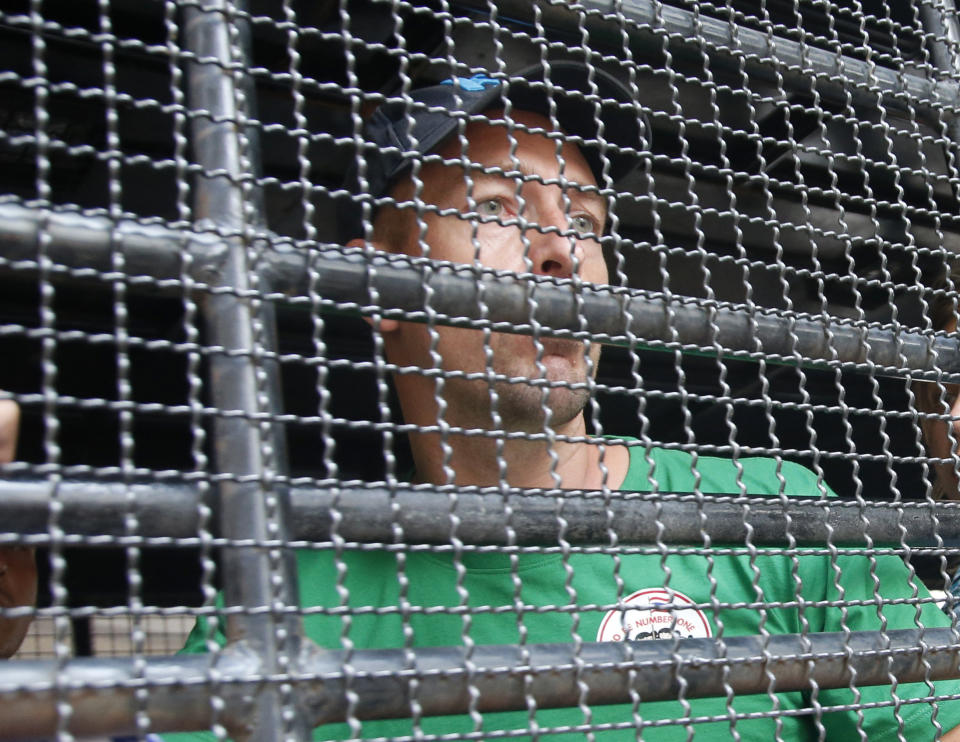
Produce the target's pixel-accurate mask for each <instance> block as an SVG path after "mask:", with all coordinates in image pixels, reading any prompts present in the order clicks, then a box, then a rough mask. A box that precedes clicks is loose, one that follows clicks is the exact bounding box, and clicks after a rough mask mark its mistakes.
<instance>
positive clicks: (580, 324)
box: [0, 205, 960, 381]
mask: <svg viewBox="0 0 960 742" xmlns="http://www.w3.org/2000/svg"><path fill="white" fill-rule="evenodd" d="M12 208H16V209H20V207H9V205H7V206H3V207H0V256H3V257H5V258H7V257H9V256H10V255H13V256H21V257H22V259H28V258H27V257H26V256H27V255H28V254H29V255H34V256H35V244H36V242H35V238H36V233H37V230H38V229H40V221H39V218H38V216H37V214H36V213H34V214H33V215H32V216H31V214H29V213H27V212H26V210H22V209H20V210H19V211H18V212H16V213H17V214H18V215H19V220H18V221H17V222H16V224H17V225H18V226H17V228H16V230H15V231H14V232H11V231H9V230H8V227H7V223H6V221H7V220H6V219H5V214H6V210H8V209H12ZM44 218H45V219H46V217H44ZM31 219H32V220H33V221H31ZM31 225H32V226H31ZM139 226H141V225H132V226H129V227H128V226H127V225H124V224H121V225H118V226H117V227H116V229H114V230H113V231H111V230H110V225H109V223H108V222H101V221H93V222H89V223H86V224H84V226H83V228H82V229H81V224H80V222H77V221H76V220H75V218H73V217H71V216H70V215H62V214H61V215H50V216H49V223H48V224H46V225H45V226H44V228H45V229H49V230H52V233H51V237H52V238H53V239H51V245H52V246H51V247H50V248H49V249H48V254H49V255H50V256H51V258H53V259H55V260H59V259H60V257H61V255H62V257H63V258H64V259H65V260H69V261H70V262H69V264H70V265H79V264H80V258H78V257H77V256H76V255H75V254H74V253H73V252H72V248H71V246H72V245H73V244H74V242H75V240H76V239H80V240H81V243H80V244H81V245H82V246H83V248H84V251H86V253H87V254H85V255H84V256H82V257H83V259H84V260H86V259H89V260H91V261H92V262H91V263H90V265H93V266H98V265H100V263H98V262H96V261H97V260H107V259H109V246H110V245H111V244H113V243H111V242H109V240H110V239H116V238H117V234H126V232H125V230H126V229H129V230H130V234H131V239H132V240H133V243H132V245H133V248H135V249H134V252H135V254H136V255H138V256H140V257H141V258H142V259H143V260H144V261H146V263H147V264H144V265H142V267H144V268H149V267H150V266H149V260H152V257H150V256H152V255H154V254H156V255H159V256H161V258H162V261H161V262H162V265H161V266H160V267H158V268H157V269H156V270H153V271H152V273H151V274H150V275H155V276H158V277H159V276H167V277H170V276H168V273H172V274H175V276H180V270H181V265H180V263H179V258H177V259H176V261H174V262H170V260H171V259H170V256H169V255H167V253H166V251H170V250H171V249H172V248H173V246H176V247H177V248H178V249H179V248H180V247H181V246H182V245H183V244H184V243H183V240H184V238H185V237H186V236H190V237H191V238H192V235H184V234H180V236H179V237H178V236H177V234H178V233H176V232H171V231H169V230H167V231H163V230H159V229H158V231H157V233H156V235H154V234H153V233H152V232H149V233H147V232H144V233H140V232H137V231H136V227H139ZM31 229H32V230H33V232H31V231H30V230H31ZM83 229H86V230H87V231H85V232H84V231H83ZM118 230H119V232H118ZM27 238H30V239H31V240H33V241H29V240H28V244H26V245H24V244H23V240H24V239H27ZM124 239H126V238H124ZM53 245H55V247H53ZM14 248H15V249H14ZM101 249H102V250H104V251H105V252H103V253H102V254H100V253H99V250H101ZM124 249H126V247H125V248H124ZM8 250H9V252H8ZM201 253H202V256H203V260H202V261H200V263H199V265H200V266H201V267H202V270H203V271H207V272H209V271H215V270H217V268H216V261H217V260H218V258H217V256H218V255H219V254H220V247H218V245H217V243H216V242H215V241H212V239H211V238H208V244H205V245H204V246H203V248H202V249H201ZM177 254H178V255H179V251H178V253H177ZM129 257H130V259H129V260H128V261H127V264H128V266H129V268H130V271H131V272H132V271H133V270H134V267H135V266H137V265H141V264H138V263H137V262H136V261H134V260H133V257H132V256H129ZM265 260H266V262H267V263H268V265H266V266H265V275H267V277H268V278H269V281H268V282H269V283H270V285H272V286H273V287H274V288H275V290H276V291H277V292H280V293H298V292H299V293H302V292H304V291H305V290H306V276H307V275H308V272H307V266H306V260H307V258H306V257H305V256H304V254H303V252H302V251H298V250H295V249H293V248H292V247H290V246H281V247H278V248H277V249H275V250H273V251H271V253H270V255H269V257H268V258H266V259H265ZM310 260H311V269H312V271H313V272H314V275H316V276H318V277H319V279H318V280H317V281H316V283H315V285H314V286H313V289H314V290H315V291H316V292H317V294H319V295H320V296H321V297H323V299H324V300H325V301H326V302H328V304H329V303H333V304H339V305H341V306H344V307H347V308H352V310H353V311H358V310H360V309H361V308H364V307H370V306H371V302H370V296H371V291H372V290H375V291H376V294H377V295H378V297H379V303H378V305H377V308H378V310H380V311H384V312H385V313H387V314H389V313H390V312H393V315H392V316H395V317H402V318H405V319H410V320H413V321H425V319H426V316H427V315H426V314H425V312H424V309H425V307H426V306H427V297H428V296H429V297H430V300H429V301H430V304H429V306H430V308H431V309H432V314H433V316H435V317H436V321H437V322H438V323H440V324H453V325H459V326H479V325H481V324H486V325H488V326H493V327H495V329H497V330H499V331H502V332H518V333H523V334H529V333H530V332H531V330H530V327H531V319H532V320H534V321H535V322H536V323H538V324H539V325H540V327H541V330H542V334H544V335H566V336H569V334H570V333H571V332H580V333H588V334H589V335H591V336H592V337H594V338H595V339H596V340H597V341H598V342H607V343H611V344H617V345H628V346H629V345H643V344H646V345H650V346H654V347H656V346H657V345H658V344H659V345H661V346H662V344H665V343H679V344H682V345H685V346H689V349H690V350H698V351H701V352H705V353H711V352H716V350H717V349H722V350H723V352H724V353H727V354H734V355H737V356H738V357H742V358H747V357H751V358H760V357H763V358H765V359H766V360H767V361H768V362H781V363H789V364H797V365H801V366H805V367H822V366H825V365H834V364H837V363H842V364H870V365H871V367H875V368H873V370H874V372H875V373H878V374H880V375H888V376H904V375H914V376H916V375H920V376H923V375H927V376H935V375H936V374H937V373H938V369H939V370H940V371H943V372H944V373H945V374H946V375H947V376H946V377H944V380H948V381H960V339H958V338H956V337H943V336H940V337H930V336H926V335H923V334H922V333H917V332H894V331H893V330H890V329H881V328H879V327H870V328H867V327H864V326H857V325H853V324H851V323H849V322H843V321H841V320H836V321H830V322H829V323H827V322H825V321H824V320H823V319H821V318H814V317H796V316H790V315H788V314H784V313H783V312H779V311H778V312H773V311H770V312H767V313H761V312H760V311H758V312H755V313H750V312H748V311H747V310H746V309H744V308H742V307H738V306H733V305H723V304H718V305H709V304H707V303H705V302H703V301H702V300H697V301H693V300H684V299H682V298H672V299H669V300H668V299H665V298H664V297H663V296H662V295H660V294H656V293H651V292H645V291H637V290H625V289H615V288H610V287H604V286H593V285H586V286H580V285H577V284H574V283H572V282H566V283H564V282H556V281H553V280H551V279H540V278H528V279H521V278H515V277H511V276H496V275H493V274H492V273H491V272H478V271H476V270H475V269H473V268H471V267H468V266H458V267H456V268H453V267H450V266H446V267H443V266H438V265H437V264H435V263H431V262H425V261H419V262H416V263H411V262H410V261H407V260H405V259H388V258H386V257H382V258H381V257H377V258H376V259H375V260H373V261H371V260H369V259H368V258H367V257H366V256H364V255H362V254H344V253H343V252H342V251H340V250H333V249H330V250H322V251H318V252H315V253H313V255H312V256H311V258H310ZM163 261H166V262H163ZM104 269H106V267H104ZM265 280H266V279H265ZM531 304H535V306H536V310H535V311H534V312H533V313H532V315H533V316H532V317H531V311H530V307H531Z"/></svg>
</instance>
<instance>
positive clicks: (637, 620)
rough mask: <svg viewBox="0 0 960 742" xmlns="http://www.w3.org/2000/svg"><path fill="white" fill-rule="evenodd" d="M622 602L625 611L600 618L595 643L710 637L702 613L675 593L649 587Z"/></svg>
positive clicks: (691, 602) (685, 598)
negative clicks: (601, 619)
mask: <svg viewBox="0 0 960 742" xmlns="http://www.w3.org/2000/svg"><path fill="white" fill-rule="evenodd" d="M623 602H624V605H625V606H626V607H625V608H615V609H614V610H612V611H607V614H606V615H605V616H604V617H603V621H601V622H600V629H599V631H597V641H598V642H622V641H640V640H642V639H693V638H700V639H706V638H709V637H711V636H713V631H712V630H711V629H710V622H709V621H707V617H706V615H705V614H704V612H703V611H701V610H699V609H698V608H696V607H695V606H696V604H695V603H694V602H693V601H692V600H690V598H688V597H687V596H686V595H684V594H683V593H678V592H677V591H676V590H665V589H664V588H662V587H650V588H647V589H646V590H638V591H637V592H635V593H634V594H633V595H631V596H630V597H628V598H627V599H626V600H624V601H623ZM688 606H689V607H688Z"/></svg>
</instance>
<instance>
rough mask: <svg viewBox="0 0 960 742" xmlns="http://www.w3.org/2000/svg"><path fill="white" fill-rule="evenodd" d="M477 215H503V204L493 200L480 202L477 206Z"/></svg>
mask: <svg viewBox="0 0 960 742" xmlns="http://www.w3.org/2000/svg"><path fill="white" fill-rule="evenodd" d="M477 213H478V214H479V215H480V216H493V217H496V216H500V215H501V214H503V204H502V203H501V202H500V201H498V200H497V199H495V198H491V199H489V200H488V201H481V202H480V203H478V204H477Z"/></svg>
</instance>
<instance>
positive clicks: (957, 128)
mask: <svg viewBox="0 0 960 742" xmlns="http://www.w3.org/2000/svg"><path fill="white" fill-rule="evenodd" d="M941 3H942V5H941V6H940V7H939V8H938V7H934V6H933V5H931V4H929V3H928V2H921V3H920V22H921V23H922V24H923V30H924V31H925V32H926V33H927V34H930V35H932V36H933V40H932V41H931V42H930V61H931V62H933V64H934V66H935V67H936V68H937V69H939V70H940V71H941V72H945V73H946V74H948V75H950V76H951V77H955V76H956V75H957V74H958V73H960V20H958V19H957V7H956V4H955V3H954V0H941ZM946 130H947V134H948V135H949V136H950V139H951V140H952V144H953V146H952V147H951V149H952V155H953V159H954V166H955V167H956V168H958V169H960V117H958V116H957V115H956V114H955V113H951V114H950V118H949V120H948V122H947V125H946ZM948 167H949V163H948ZM948 174H949V173H948Z"/></svg>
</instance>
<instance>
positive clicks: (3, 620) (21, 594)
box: [0, 399, 37, 659]
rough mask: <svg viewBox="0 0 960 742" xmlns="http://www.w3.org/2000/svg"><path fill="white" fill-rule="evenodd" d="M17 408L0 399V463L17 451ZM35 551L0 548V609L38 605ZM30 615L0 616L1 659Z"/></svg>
mask: <svg viewBox="0 0 960 742" xmlns="http://www.w3.org/2000/svg"><path fill="white" fill-rule="evenodd" d="M19 421H20V408H19V407H18V406H17V403H16V402H14V401H13V400H10V399H0V464H8V463H10V462H11V461H13V456H14V453H15V452H16V449H17V430H18V425H19ZM35 551H36V550H35V549H34V547H32V546H26V545H23V544H11V545H0V610H3V611H4V613H6V612H7V611H8V610H9V609H13V608H22V607H31V608H32V607H33V606H35V605H36V603H37V561H36V554H35ZM32 620H33V616H32V615H30V614H27V615H17V616H7V615H0V659H7V658H9V657H11V656H13V655H14V654H15V653H16V651H17V650H18V649H19V648H20V645H21V644H22V643H23V638H24V637H25V636H26V635H27V629H29V628H30V622H31V621H32Z"/></svg>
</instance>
